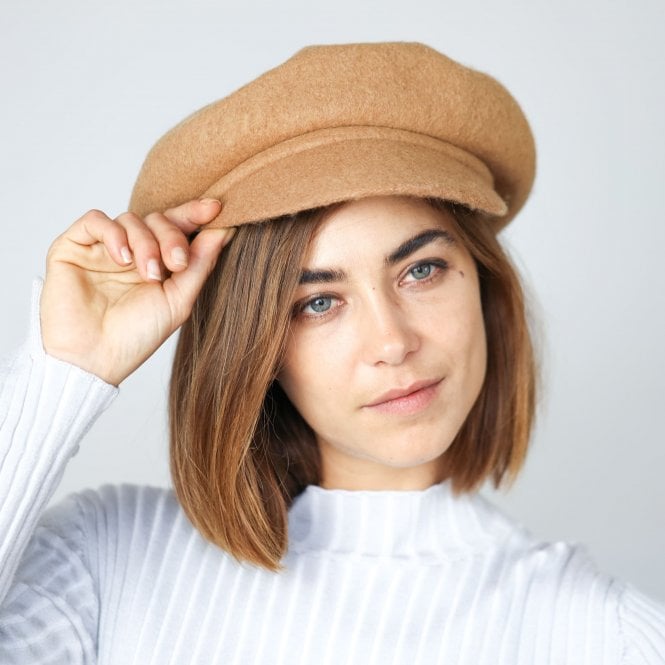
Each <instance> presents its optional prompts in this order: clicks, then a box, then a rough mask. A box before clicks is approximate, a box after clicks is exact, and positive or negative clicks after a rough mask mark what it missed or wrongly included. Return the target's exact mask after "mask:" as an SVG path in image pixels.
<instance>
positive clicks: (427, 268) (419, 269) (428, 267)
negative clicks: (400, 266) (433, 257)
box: [409, 263, 432, 279]
mask: <svg viewBox="0 0 665 665" xmlns="http://www.w3.org/2000/svg"><path fill="white" fill-rule="evenodd" d="M409 274H410V275H411V276H412V277H413V278H414V279H426V278H427V277H429V276H430V275H431V274H432V264H431V263H421V264H420V265H417V266H416V267H415V268H411V270H409Z"/></svg>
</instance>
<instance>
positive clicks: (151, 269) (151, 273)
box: [148, 259, 162, 282]
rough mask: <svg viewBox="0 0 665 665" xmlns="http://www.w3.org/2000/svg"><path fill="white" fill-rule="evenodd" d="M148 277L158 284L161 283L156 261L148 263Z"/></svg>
mask: <svg viewBox="0 0 665 665" xmlns="http://www.w3.org/2000/svg"><path fill="white" fill-rule="evenodd" d="M148 277H149V278H150V279H156V280H157V281H158V282H161V281H162V271H161V270H160V269H159V262H158V261H157V260H156V259H150V260H149V261H148Z"/></svg>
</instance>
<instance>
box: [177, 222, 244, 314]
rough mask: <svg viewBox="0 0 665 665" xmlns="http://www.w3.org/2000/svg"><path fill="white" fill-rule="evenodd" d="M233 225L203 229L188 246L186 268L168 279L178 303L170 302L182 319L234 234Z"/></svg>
mask: <svg viewBox="0 0 665 665" xmlns="http://www.w3.org/2000/svg"><path fill="white" fill-rule="evenodd" d="M235 231H236V229H235V227H229V228H225V229H204V230H203V231H201V233H199V234H198V235H197V236H196V238H194V240H193V242H192V244H191V245H190V248H189V263H188V265H187V268H186V270H182V271H180V272H177V273H173V274H172V275H171V277H170V278H169V280H167V281H171V282H172V283H173V286H174V287H175V291H176V292H177V297H178V300H179V301H180V302H179V303H177V305H176V303H172V305H174V306H175V308H174V310H175V311H176V312H178V313H179V314H180V316H178V318H179V319H180V320H181V322H182V321H184V320H185V319H186V318H187V317H188V316H189V313H190V311H191V309H192V306H193V305H194V301H195V300H196V297H197V296H198V294H199V291H200V290H201V287H202V286H203V283H204V282H205V281H206V279H207V278H208V276H209V275H210V273H211V272H212V270H213V268H214V267H215V264H216V263H217V259H218V257H219V255H220V254H221V252H222V249H223V248H224V247H225V246H226V245H227V243H228V242H229V241H230V240H231V238H232V237H233V235H234V234H235ZM164 286H166V283H165V284H164Z"/></svg>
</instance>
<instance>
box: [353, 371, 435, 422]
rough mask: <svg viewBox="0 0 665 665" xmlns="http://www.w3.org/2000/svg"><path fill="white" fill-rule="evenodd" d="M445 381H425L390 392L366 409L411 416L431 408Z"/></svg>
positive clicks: (367, 405) (368, 405)
mask: <svg viewBox="0 0 665 665" xmlns="http://www.w3.org/2000/svg"><path fill="white" fill-rule="evenodd" d="M442 381H443V379H425V380H423V381H417V382H416V383H413V384H411V385H410V386H408V387H406V388H395V389H393V390H389V391H387V392H385V393H383V394H382V395H380V396H379V397H377V398H376V399H375V400H373V401H372V402H370V403H368V404H365V405H364V408H366V409H369V410H372V411H377V412H381V413H396V414H404V415H409V414H413V413H418V412H419V411H422V410H424V409H425V408H427V407H428V406H429V404H430V403H431V402H432V400H433V399H434V397H435V396H436V394H437V392H438V388H439V385H440V384H441V382H442Z"/></svg>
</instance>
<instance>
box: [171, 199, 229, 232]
mask: <svg viewBox="0 0 665 665" xmlns="http://www.w3.org/2000/svg"><path fill="white" fill-rule="evenodd" d="M221 209H222V204H221V203H220V202H219V201H218V200H217V199H201V200H198V201H196V200H195V201H187V203H183V204H182V205H180V206H178V207H176V208H169V210H166V211H165V212H164V217H166V218H167V219H168V220H169V221H170V222H173V224H175V225H176V226H177V227H178V228H179V229H180V230H181V231H182V232H183V233H186V234H187V235H189V234H190V233H193V232H194V231H197V230H198V229H199V227H200V226H201V225H202V224H207V223H208V222H210V221H212V220H213V219H215V217H217V215H219V212H220V210H221Z"/></svg>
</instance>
